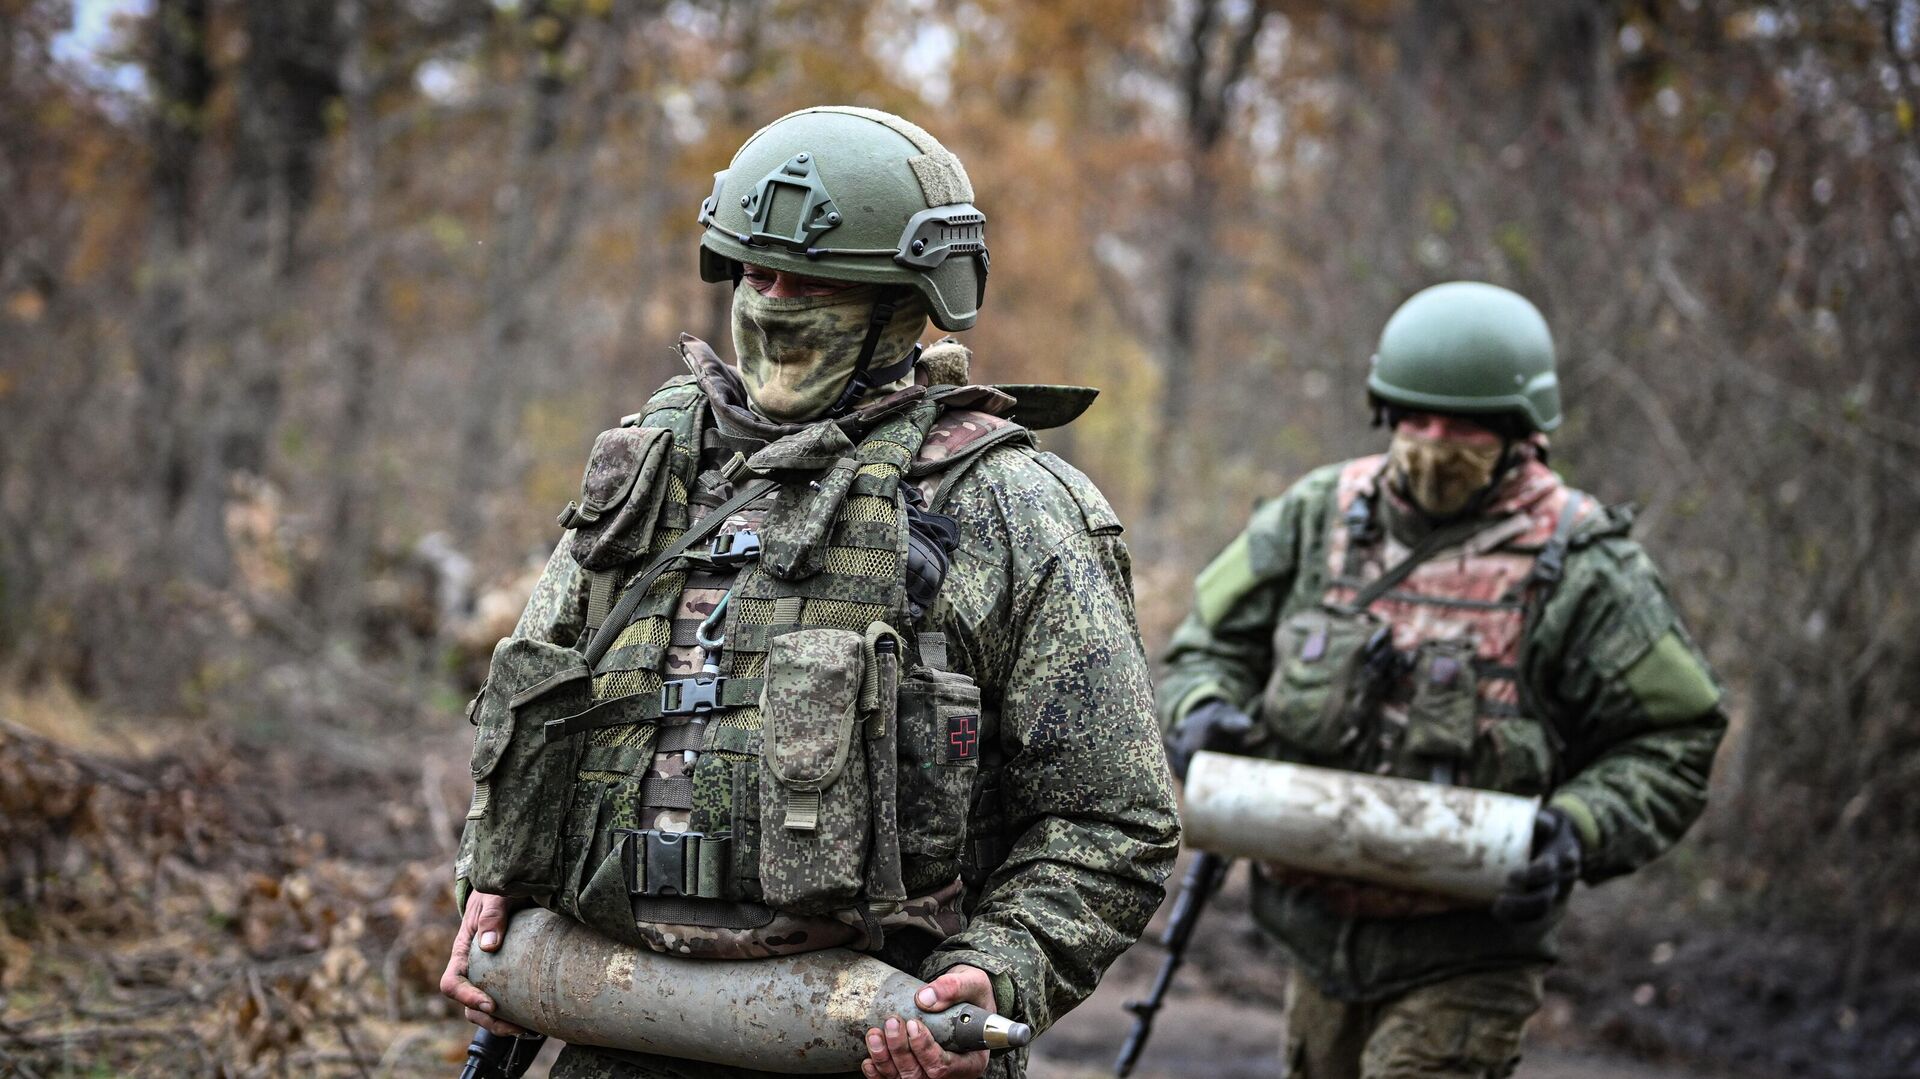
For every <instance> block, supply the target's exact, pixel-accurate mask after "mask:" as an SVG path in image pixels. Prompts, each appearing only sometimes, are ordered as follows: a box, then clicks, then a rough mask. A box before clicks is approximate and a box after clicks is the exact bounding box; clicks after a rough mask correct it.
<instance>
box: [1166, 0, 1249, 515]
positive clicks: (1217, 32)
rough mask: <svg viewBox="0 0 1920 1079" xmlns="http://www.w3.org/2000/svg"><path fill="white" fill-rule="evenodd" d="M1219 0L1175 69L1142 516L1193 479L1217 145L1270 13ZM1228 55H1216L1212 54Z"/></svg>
mask: <svg viewBox="0 0 1920 1079" xmlns="http://www.w3.org/2000/svg"><path fill="white" fill-rule="evenodd" d="M1222 8H1223V5H1222V3H1221V0H1198V2H1197V3H1195V4H1194V6H1193V14H1192V18H1191V19H1190V20H1189V22H1188V23H1187V27H1186V35H1185V37H1186V54H1185V56H1184V57H1183V62H1182V67H1181V71H1180V98H1181V103H1182V105H1183V106H1184V112H1185V136H1186V138H1185V146H1186V154H1185V164H1186V190H1185V192H1184V193H1183V194H1184V197H1183V198H1182V199H1181V200H1180V204H1179V208H1178V212H1177V213H1176V214H1174V215H1173V217H1174V218H1175V220H1176V221H1177V224H1175V225H1174V226H1173V235H1172V238H1171V239H1172V243H1171V248H1170V250H1169V251H1168V254H1167V299H1166V308H1165V311H1164V312H1163V321H1162V324H1161V326H1162V329H1161V335H1160V336H1161V340H1160V350H1159V351H1160V383H1161V386H1160V409H1159V412H1160V427H1159V430H1158V431H1157V432H1155V435H1154V450H1153V454H1152V456H1151V457H1149V458H1148V459H1149V460H1150V461H1152V462H1153V465H1154V468H1153V482H1152V486H1151V487H1150V488H1149V489H1148V494H1147V518H1148V520H1149V521H1152V522H1154V523H1155V524H1156V525H1158V524H1161V523H1163V522H1164V518H1165V517H1166V515H1167V512H1168V510H1169V509H1171V507H1172V502H1173V493H1174V491H1175V490H1177V489H1178V488H1179V487H1180V486H1181V485H1183V484H1186V483H1188V482H1189V481H1190V477H1191V475H1192V468H1191V461H1190V448H1191V446H1192V444H1193V442H1194V440H1193V439H1192V438H1191V437H1189V433H1188V432H1187V430H1186V427H1187V414H1188V412H1189V411H1191V409H1192V403H1193V380H1194V377H1195V371H1194V357H1195V355H1196V353H1197V352H1198V350H1199V347H1200V341H1199V337H1200V327H1199V320H1200V310H1201V307H1202V305H1203V303H1204V301H1205V296H1206V290H1207V284H1208V278H1209V276H1210V274H1211V271H1212V270H1213V268H1214V267H1213V254H1214V250H1215V243H1214V239H1215V237H1214V219H1215V216H1216V212H1217V204H1218V202H1219V195H1220V181H1219V176H1218V169H1219V154H1218V150H1219V147H1220V144H1221V141H1222V138H1223V136H1225V134H1226V132H1227V124H1228V121H1229V120H1230V119H1231V118H1232V116H1231V113H1232V108H1233V98H1234V95H1235V93H1236V92H1237V91H1238V89H1239V86H1240V84H1241V81H1242V80H1243V79H1244V78H1245V77H1246V74H1247V69H1248V67H1249V66H1250V64H1251V62H1252V60H1253V47H1254V43H1255V42H1256V41H1257V40H1258V39H1259V36H1260V31H1261V29H1262V28H1264V27H1265V25H1266V21H1267V17H1268V16H1269V15H1270V14H1271V13H1272V11H1271V8H1270V5H1269V4H1267V3H1265V2H1261V3H1256V4H1255V5H1254V7H1253V10H1252V11H1251V12H1249V13H1248V14H1247V15H1246V16H1245V18H1244V19H1243V21H1242V22H1241V23H1240V24H1239V25H1237V26H1236V25H1234V24H1233V23H1232V22H1231V21H1229V20H1228V19H1227V18H1226V16H1225V13H1224V12H1223V10H1222ZM1221 49H1224V50H1225V54H1224V55H1223V56H1221V57H1219V58H1218V59H1216V58H1215V55H1214V54H1215V53H1216V52H1218V51H1220V50H1221Z"/></svg>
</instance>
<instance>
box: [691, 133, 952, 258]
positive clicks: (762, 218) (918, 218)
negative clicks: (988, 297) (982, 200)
mask: <svg viewBox="0 0 1920 1079" xmlns="http://www.w3.org/2000/svg"><path fill="white" fill-rule="evenodd" d="M726 182H727V173H726V171H725V170H722V171H720V172H716V173H714V174H713V193H712V194H710V195H708V196H707V197H706V198H705V199H704V200H702V201H701V203H700V216H699V219H698V220H699V223H700V224H701V225H704V226H706V227H707V228H710V229H711V228H717V229H720V231H722V232H724V233H725V234H726V235H728V236H730V237H732V238H733V239H734V240H735V241H736V242H738V243H740V244H741V245H743V246H745V247H760V248H771V247H780V248H785V249H786V250H788V251H791V252H793V253H794V254H796V255H802V256H805V257H806V258H808V259H819V258H823V257H826V256H829V255H834V256H850V257H854V258H877V257H882V256H884V257H886V258H890V259H892V260H893V261H895V262H897V263H899V264H900V265H902V266H909V267H912V268H913V269H916V270H932V269H935V268H937V267H939V266H940V265H941V264H943V263H945V262H946V261H947V259H949V258H952V257H954V256H956V255H973V256H976V257H977V258H978V259H979V260H980V264H981V269H982V271H984V270H985V269H986V266H987V264H988V260H989V255H988V253H987V215H986V214H985V213H983V212H981V211H980V210H979V209H978V208H976V207H975V206H973V205H972V204H971V203H965V202H959V203H952V204H950V205H946V206H934V207H930V208H928V209H925V210H921V211H920V212H918V213H916V214H914V215H913V216H912V217H911V218H909V219H908V220H907V224H906V227H905V228H904V229H902V230H901V232H900V239H899V241H898V242H897V243H895V244H894V246H892V247H821V246H817V245H816V244H815V243H814V240H815V239H816V238H817V237H820V236H822V235H824V234H826V233H828V232H831V231H833V230H834V229H835V228H838V227H839V226H840V223H841V221H842V220H843V218H842V216H841V214H840V211H839V209H838V208H837V207H836V206H835V205H834V202H833V196H832V195H831V194H830V193H829V192H828V191H827V185H826V183H825V182H824V181H822V180H821V178H820V174H819V172H818V171H817V170H816V169H815V168H814V159H813V155H812V154H809V153H806V152H805V151H802V152H801V153H798V154H795V155H794V156H793V157H792V158H790V159H788V160H787V162H786V163H785V164H783V165H781V166H780V167H779V168H777V169H774V170H773V171H772V172H769V173H768V174H766V175H765V176H763V177H761V178H760V182H759V183H757V184H755V185H754V189H753V192H752V193H751V194H747V195H742V196H740V207H741V209H743V210H745V211H746V212H747V215H748V219H749V221H750V222H751V223H752V225H753V231H752V232H734V231H732V230H729V229H725V228H721V226H720V225H718V224H717V223H716V222H715V220H714V217H715V215H716V213H717V211H718V210H719V208H720V192H721V189H722V188H723V187H725V186H726ZM782 188H789V189H793V190H795V191H797V192H798V194H799V195H800V196H801V203H800V213H799V217H798V219H797V221H796V223H795V225H794V231H793V232H791V233H783V232H780V231H777V230H773V229H771V228H770V227H769V226H770V225H771V218H772V215H773V208H774V204H775V202H776V201H777V196H778V195H779V193H780V190H781V189H782ZM982 291H985V290H984V288H983V289H982Z"/></svg>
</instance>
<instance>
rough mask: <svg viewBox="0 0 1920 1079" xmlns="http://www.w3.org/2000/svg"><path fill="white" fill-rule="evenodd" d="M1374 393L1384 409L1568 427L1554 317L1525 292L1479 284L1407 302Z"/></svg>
mask: <svg viewBox="0 0 1920 1079" xmlns="http://www.w3.org/2000/svg"><path fill="white" fill-rule="evenodd" d="M1367 390H1368V392H1369V393H1370V394H1371V395H1372V397H1373V400H1374V401H1375V403H1376V404H1384V405H1387V406H1397V407H1400V408H1410V409H1420V410H1423V411H1429V412H1451V413H1460V414H1464V415H1477V416H1512V417H1514V418H1516V419H1517V420H1518V421H1520V422H1521V423H1523V424H1524V426H1525V427H1526V428H1527V429H1528V430H1532V431H1551V430H1553V429H1554V428H1556V427H1558V426H1560V380H1559V377H1558V375H1556V374H1555V372H1554V357H1553V335H1552V333H1550V332H1549V331H1548V330H1547V320H1546V319H1545V318H1544V317H1542V316H1541V314H1540V310H1539V308H1536V307H1534V306H1533V304H1532V303H1530V302H1528V301H1527V299H1526V297H1524V296H1521V295H1520V294H1519V293H1517V292H1512V291H1510V290H1508V289H1504V288H1501V287H1500V286H1498V285H1488V284H1482V283H1480V282H1478V281H1450V282H1448V283H1446V284H1444V285H1434V286H1433V287H1432V288H1427V289H1422V290H1421V291H1419V292H1416V293H1414V294H1413V296H1412V297H1411V298H1409V299H1408V300H1407V302H1405V303H1403V304H1401V305H1400V307H1399V309H1398V310H1396V311H1395V312H1394V313H1393V317H1392V318H1389V319H1388V320H1387V325H1386V328H1385V329H1384V330H1382V331H1380V346H1379V348H1378V349H1377V350H1376V351H1375V352H1374V356H1373V371H1372V373H1370V374H1369V375H1368V376H1367Z"/></svg>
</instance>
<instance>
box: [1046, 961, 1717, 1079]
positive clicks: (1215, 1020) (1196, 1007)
mask: <svg viewBox="0 0 1920 1079" xmlns="http://www.w3.org/2000/svg"><path fill="white" fill-rule="evenodd" d="M1140 967H1141V964H1136V963H1122V964H1119V965H1117V966H1116V967H1115V970H1114V976H1113V977H1110V978H1108V979H1107V980H1106V981H1105V982H1104V983H1103V984H1102V985H1101V986H1100V989H1099V991H1098V992H1096V993H1094V995H1093V997H1092V998H1091V999H1089V1000H1088V1001H1087V1002H1086V1003H1084V1004H1082V1005H1081V1006H1080V1007H1079V1008H1077V1009H1075V1010H1074V1011H1073V1012H1072V1013H1071V1014H1069V1015H1068V1016H1067V1017H1066V1018H1065V1019H1062V1020H1061V1021H1060V1022H1059V1023H1058V1024H1056V1025H1055V1026H1054V1028H1053V1029H1052V1030H1050V1031H1048V1032H1047V1035H1046V1036H1045V1037H1044V1038H1042V1039H1041V1040H1040V1043H1039V1045H1038V1046H1037V1047H1036V1049H1035V1053H1034V1060H1033V1067H1032V1069H1031V1074H1032V1076H1033V1079H1096V1077H1101V1079H1104V1077H1107V1076H1111V1075H1112V1074H1113V1071H1112V1067H1113V1057H1114V1054H1115V1053H1116V1052H1117V1051H1118V1050H1119V1048H1120V1043H1121V1042H1122V1041H1124V1040H1125V1038H1126V1036H1127V1031H1128V1029H1129V1027H1130V1026H1131V1023H1132V1019H1133V1017H1132V1016H1131V1015H1130V1014H1128V1013H1127V1012H1126V1011H1124V1010H1123V1005H1124V1004H1125V1003H1126V1001H1127V1000H1128V999H1130V998H1132V997H1136V996H1139V995H1141V993H1142V992H1144V990H1145V988H1146V983H1145V979H1144V978H1142V977H1140ZM1282 1025H1283V1024H1282V1019H1281V1016H1280V1015H1279V1013H1278V1012H1277V1011H1275V1010H1274V1009H1272V1008H1271V1007H1269V1006H1266V1005H1248V1004H1243V1003H1239V1002H1236V1001H1234V1000H1232V999H1230V998H1227V997H1224V996H1220V995H1216V994H1209V993H1203V992H1196V991H1192V990H1188V991H1186V992H1184V993H1183V992H1180V991H1178V990H1176V995H1174V996H1172V997H1170V998H1169V999H1168V1001H1167V1006H1166V1007H1165V1008H1164V1009H1163V1010H1162V1011H1161V1012H1160V1016H1159V1019H1158V1021H1157V1022H1156V1023H1155V1025H1154V1032H1153V1040H1152V1041H1151V1042H1150V1043H1149V1045H1148V1048H1147V1051H1146V1054H1145V1056H1143V1057H1142V1058H1141V1061H1140V1065H1139V1067H1138V1068H1137V1069H1136V1070H1135V1071H1134V1076H1135V1077H1136V1079H1193V1077H1196V1076H1206V1077H1208V1079H1273V1077H1275V1076H1278V1075H1279V1074H1280V1052H1279V1049H1280V1037H1281V1029H1282ZM1516 1079H1698V1075H1697V1073H1696V1072H1693V1071H1689V1070H1682V1069H1661V1068H1657V1067H1652V1066H1649V1065H1645V1064H1639V1063H1636V1062H1632V1061H1620V1060H1611V1059H1607V1058H1604V1057H1595V1056H1588V1055H1584V1054H1576V1053H1569V1052H1565V1051H1557V1050H1547V1049H1540V1050H1531V1051H1529V1052H1528V1053H1527V1056H1526V1059H1525V1060H1524V1061H1523V1062H1522V1063H1521V1065H1520V1070H1519V1072H1518V1073H1517V1075H1516Z"/></svg>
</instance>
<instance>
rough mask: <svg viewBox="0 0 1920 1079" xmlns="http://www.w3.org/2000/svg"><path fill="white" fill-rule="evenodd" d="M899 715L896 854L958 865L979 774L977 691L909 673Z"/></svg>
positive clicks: (929, 674)
mask: <svg viewBox="0 0 1920 1079" xmlns="http://www.w3.org/2000/svg"><path fill="white" fill-rule="evenodd" d="M899 709H900V714H899V737H900V783H899V800H900V850H901V853H902V855H903V856H906V857H912V858H920V859H940V860H950V859H957V858H958V857H959V856H960V850H961V843H962V842H964V841H965V839H966V833H967V809H968V806H969V804H970V803H971V801H972V799H973V781H974V778H975V777H976V776H977V775H978V774H979V771H980V736H981V726H980V687H979V686H977V685H975V684H974V682H973V679H971V678H969V677H967V676H966V675H964V674H959V673H957V672H953V671H944V670H937V669H934V668H932V667H914V668H912V669H911V670H910V671H908V673H907V675H906V676H905V678H904V679H902V681H901V683H900V692H899ZM953 871H957V870H953ZM936 875H939V874H936ZM951 875H952V871H947V872H945V876H951ZM912 883H914V882H909V884H910V885H911V884H912Z"/></svg>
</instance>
